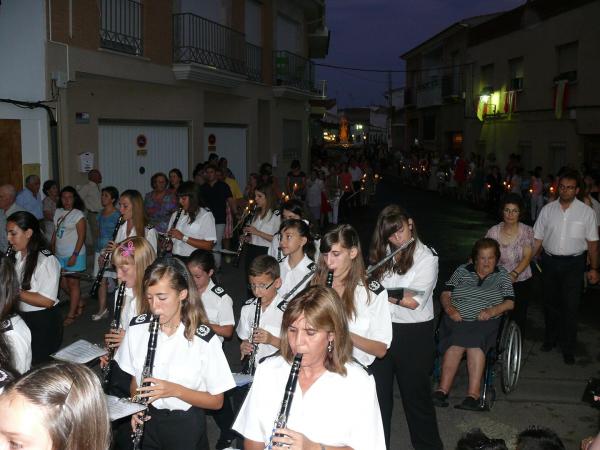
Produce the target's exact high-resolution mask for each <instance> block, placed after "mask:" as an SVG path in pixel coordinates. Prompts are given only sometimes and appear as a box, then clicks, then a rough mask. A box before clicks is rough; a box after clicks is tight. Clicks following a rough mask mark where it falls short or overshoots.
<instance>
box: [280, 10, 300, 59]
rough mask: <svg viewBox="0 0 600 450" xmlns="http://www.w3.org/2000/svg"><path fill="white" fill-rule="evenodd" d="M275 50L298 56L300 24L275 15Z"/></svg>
mask: <svg viewBox="0 0 600 450" xmlns="http://www.w3.org/2000/svg"><path fill="white" fill-rule="evenodd" d="M277 50H287V51H288V52H291V53H296V54H300V24H299V23H298V22H296V21H295V20H292V19H289V18H288V17H286V16H283V15H281V14H278V15H277Z"/></svg>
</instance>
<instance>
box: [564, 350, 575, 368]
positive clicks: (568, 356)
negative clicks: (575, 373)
mask: <svg viewBox="0 0 600 450" xmlns="http://www.w3.org/2000/svg"><path fill="white" fill-rule="evenodd" d="M563 361H564V362H565V364H566V365H567V366H572V365H573V364H575V356H573V354H572V353H563Z"/></svg>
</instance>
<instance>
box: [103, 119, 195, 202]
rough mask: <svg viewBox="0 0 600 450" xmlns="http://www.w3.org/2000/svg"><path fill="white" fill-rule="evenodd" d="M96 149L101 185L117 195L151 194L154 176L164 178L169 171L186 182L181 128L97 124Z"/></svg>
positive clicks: (185, 139)
mask: <svg viewBox="0 0 600 450" xmlns="http://www.w3.org/2000/svg"><path fill="white" fill-rule="evenodd" d="M144 140H145V144H144ZM140 144H142V147H140ZM98 148H99V155H98V159H99V167H100V171H101V172H102V178H103V180H102V185H103V186H115V187H116V188H117V189H118V190H119V192H122V191H123V190H125V189H137V190H138V191H140V192H141V193H142V195H144V194H145V193H146V192H149V191H150V190H151V187H150V178H151V177H152V175H153V174H154V173H156V172H164V173H165V174H168V172H169V170H171V169H173V168H178V169H179V170H181V172H182V173H183V177H184V179H187V178H188V174H189V170H188V128H187V127H185V126H163V125H158V126H157V125H152V124H147V125H145V124H141V125H118V124H101V125H100V127H99V145H98ZM140 149H145V154H144V151H143V150H142V151H140Z"/></svg>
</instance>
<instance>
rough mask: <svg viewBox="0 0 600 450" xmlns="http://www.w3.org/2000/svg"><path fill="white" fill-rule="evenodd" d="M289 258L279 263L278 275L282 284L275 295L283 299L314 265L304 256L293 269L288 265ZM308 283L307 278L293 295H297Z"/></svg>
mask: <svg viewBox="0 0 600 450" xmlns="http://www.w3.org/2000/svg"><path fill="white" fill-rule="evenodd" d="M288 261H289V258H288V257H286V258H285V259H284V260H283V261H281V262H280V263H279V273H280V274H281V279H282V280H283V283H282V284H281V287H280V288H279V290H278V291H277V294H278V295H279V296H280V297H282V298H283V297H285V295H286V294H287V293H288V292H289V291H290V290H291V289H293V288H294V287H295V286H296V285H297V284H298V283H300V281H301V280H302V279H303V278H304V277H305V276H306V274H307V273H309V272H310V271H311V267H315V263H314V262H313V260H312V259H310V258H309V257H308V256H306V255H304V258H302V259H301V260H300V262H299V263H298V264H296V267H294V268H293V269H292V268H291V267H290V265H289V262H288ZM308 283H310V278H307V279H306V281H305V282H304V283H302V286H299V287H298V289H296V291H295V292H294V295H297V294H298V293H299V292H300V291H301V290H302V289H304V288H305V287H306V286H307V285H308ZM288 300H289V299H288Z"/></svg>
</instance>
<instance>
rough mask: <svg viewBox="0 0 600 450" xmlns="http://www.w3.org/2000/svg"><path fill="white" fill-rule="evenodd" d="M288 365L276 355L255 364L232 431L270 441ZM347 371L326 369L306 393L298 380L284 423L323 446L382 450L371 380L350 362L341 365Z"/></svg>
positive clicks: (379, 416) (383, 444) (380, 429)
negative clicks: (255, 367)
mask: <svg viewBox="0 0 600 450" xmlns="http://www.w3.org/2000/svg"><path fill="white" fill-rule="evenodd" d="M290 367H291V366H290V364H288V363H287V362H286V361H285V360H284V359H283V358H282V357H281V356H275V357H272V358H268V359H266V360H265V361H264V362H263V363H262V364H259V365H258V368H257V370H256V375H255V377H254V382H253V383H252V387H251V388H250V392H249V393H248V396H247V397H246V400H245V401H244V404H243V405H242V408H241V409H240V412H239V414H238V416H237V418H236V420H235V422H234V424H233V427H232V428H233V429H234V430H236V431H237V432H238V433H240V434H242V435H243V436H244V437H245V438H247V439H250V440H252V441H256V442H264V443H265V444H266V443H268V442H269V439H270V437H271V434H272V431H273V423H274V421H275V418H276V417H277V414H278V413H279V409H280V407H281V401H282V399H283V395H284V392H285V385H286V383H287V379H288V376H289V373H290ZM346 370H347V374H346V376H342V375H339V374H337V373H334V372H329V371H325V372H324V373H323V374H322V375H321V376H320V377H319V378H318V379H317V380H316V381H315V382H314V383H313V385H312V386H311V387H310V388H309V389H308V391H306V392H302V389H301V388H300V383H298V384H297V385H296V390H295V391H294V398H293V400H292V406H291V410H290V415H289V419H288V422H287V427H288V428H289V429H291V430H294V431H297V432H299V433H302V434H304V435H305V436H306V437H307V438H308V439H310V440H311V441H313V442H318V443H321V444H323V445H327V446H330V445H331V446H340V447H341V446H348V447H351V448H353V449H354V450H384V449H385V437H384V434H383V425H382V423H381V413H380V411H379V404H378V402H377V392H376V389H375V381H374V379H373V377H372V376H369V375H368V374H367V372H366V371H365V370H364V369H363V368H362V367H359V366H358V365H356V364H354V363H349V364H346Z"/></svg>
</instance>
